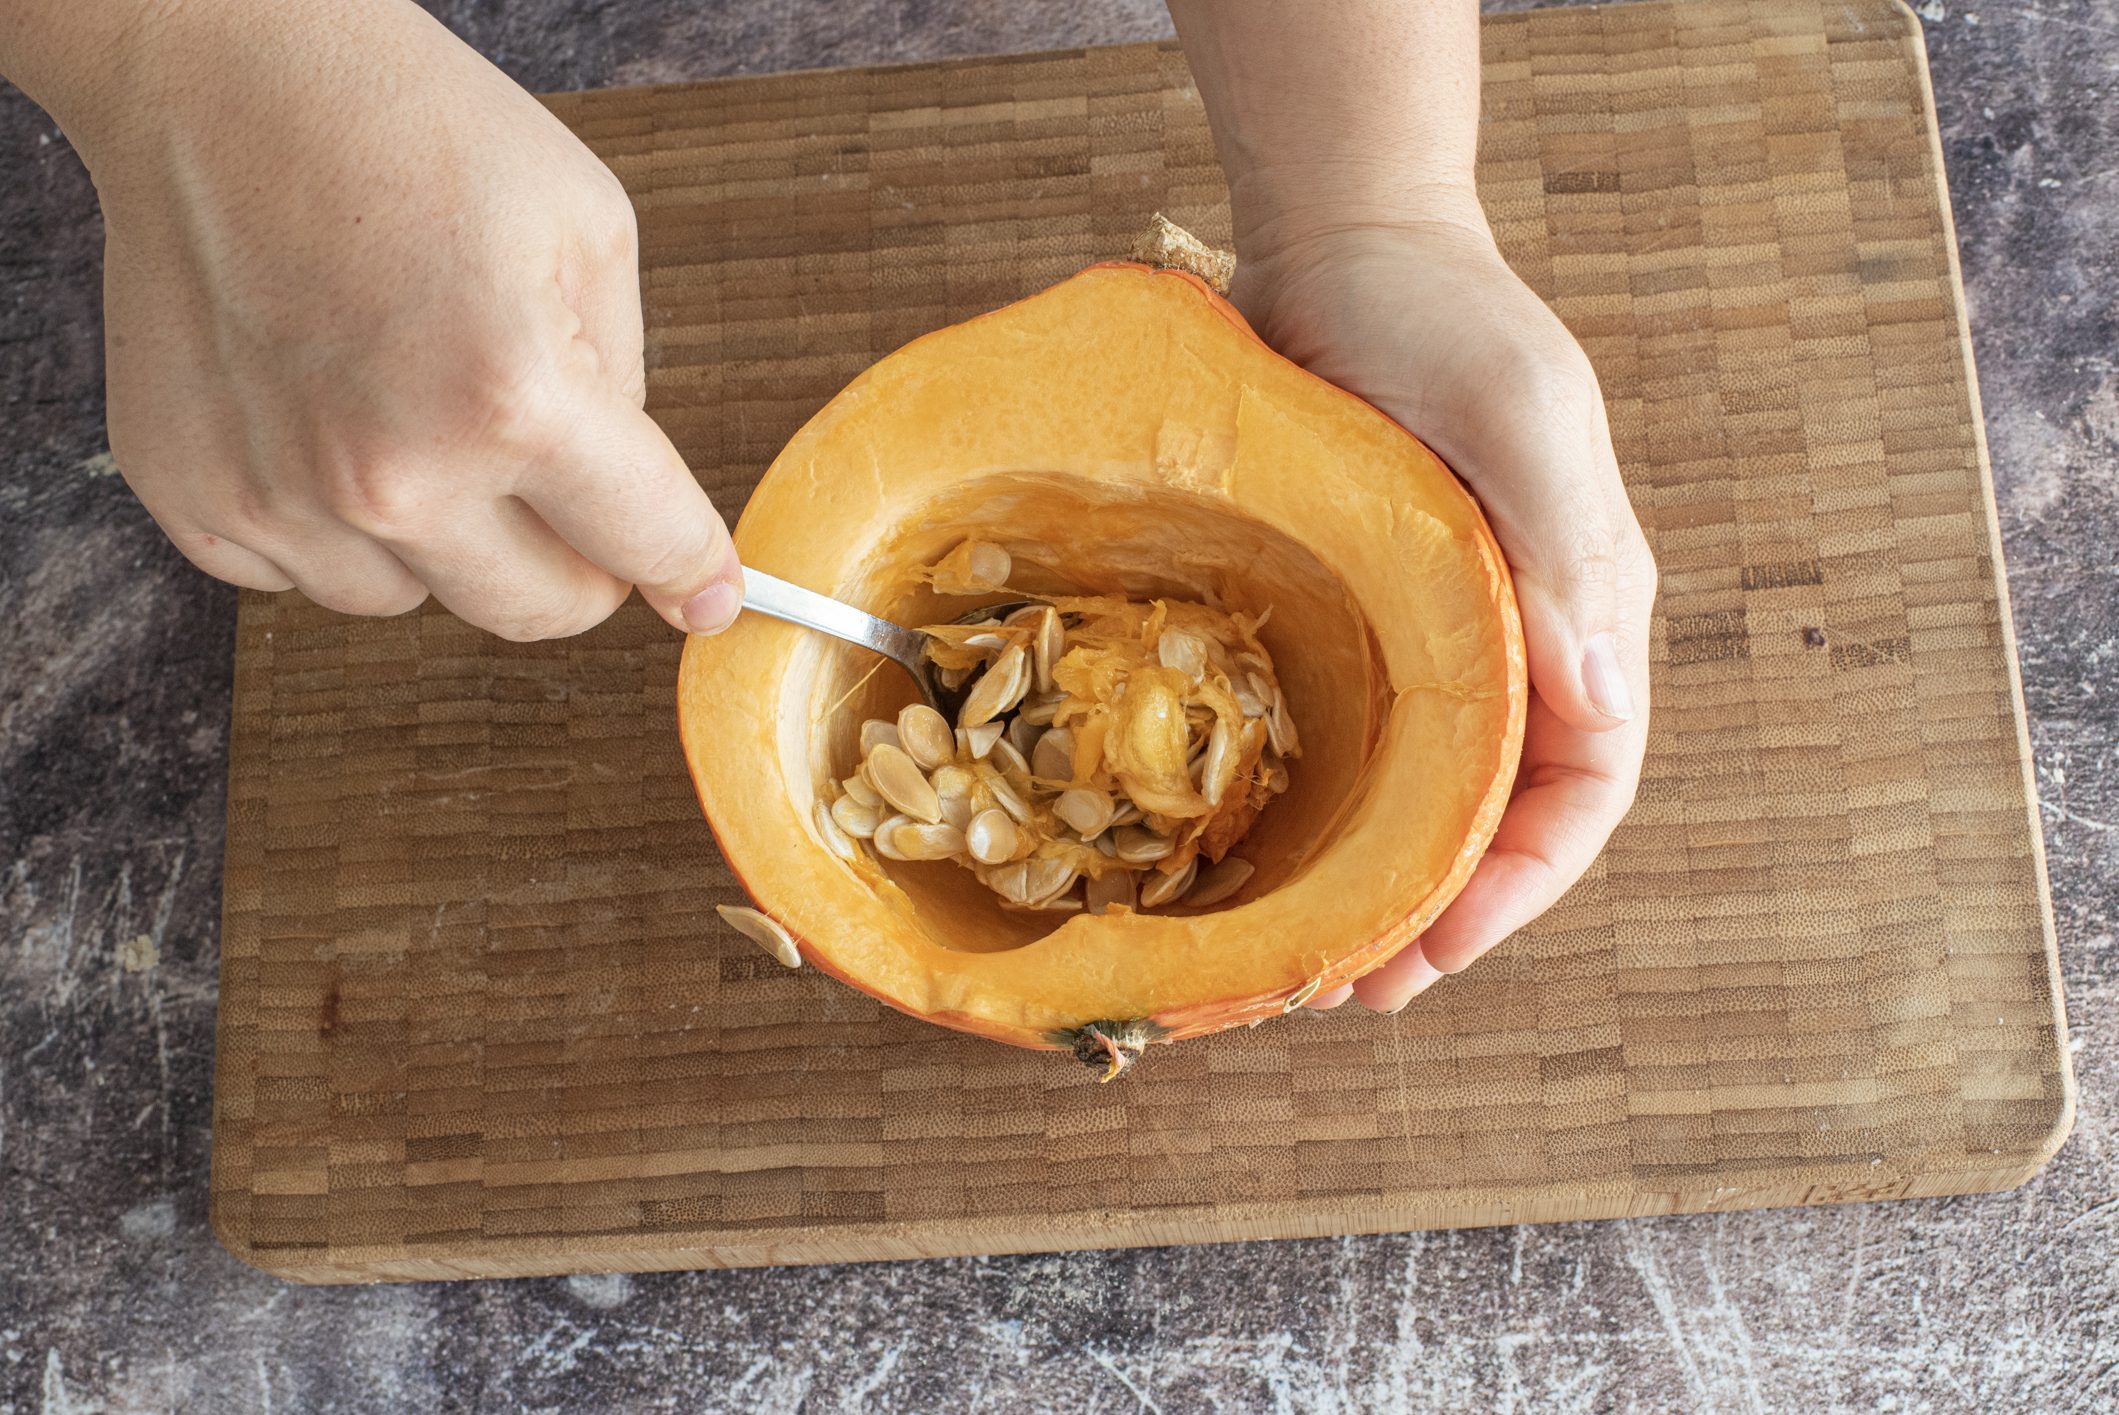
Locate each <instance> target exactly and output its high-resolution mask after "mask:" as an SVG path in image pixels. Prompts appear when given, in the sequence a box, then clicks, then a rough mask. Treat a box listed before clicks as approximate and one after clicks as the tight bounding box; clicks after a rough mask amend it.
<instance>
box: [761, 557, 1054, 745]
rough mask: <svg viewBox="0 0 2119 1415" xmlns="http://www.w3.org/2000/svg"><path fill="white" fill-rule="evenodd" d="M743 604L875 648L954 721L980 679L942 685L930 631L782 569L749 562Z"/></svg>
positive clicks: (1014, 602) (993, 612)
mask: <svg viewBox="0 0 2119 1415" xmlns="http://www.w3.org/2000/svg"><path fill="white" fill-rule="evenodd" d="M1039 603H1042V601H1040V600H1034V599H1011V600H1008V601H1006V602H1004V603H1001V604H988V605H981V606H980V607H979V608H977V609H974V610H972V611H971V612H970V613H968V614H964V615H960V616H958V618H957V620H956V622H957V623H959V624H971V623H975V622H977V621H979V620H982V619H1005V618H1006V617H1007V616H1009V615H1010V614H1013V613H1015V611H1017V610H1018V609H1022V608H1024V607H1026V606H1028V605H1033V604H1039ZM743 607H744V608H745V609H755V610H757V611H758V612H759V613H760V614H763V615H766V616H768V617H769V618H773V619H781V620H785V621H786V622H787V623H789V624H799V625H801V626H802V627H803V628H805V629H815V630H817V631H818V632H819V633H824V634H829V635H831V636H832V637H833V638H835V639H844V640H846V642H848V643H849V644H859V645H860V646H861V647H862V648H864V649H873V650H875V651H876V652H877V653H879V654H881V655H883V657H885V658H887V659H889V660H890V661H891V662H892V663H895V664H896V665H898V667H900V668H902V669H904V670H905V671H906V672H907V673H910V674H911V675H912V681H913V683H914V685H915V686H917V687H918V688H919V690H920V697H921V699H922V700H923V701H925V702H926V704H927V706H929V707H931V708H933V709H934V710H935V711H936V712H938V713H940V714H941V715H942V716H943V717H944V718H946V719H948V720H949V722H950V723H951V725H954V724H955V722H956V720H957V711H958V709H960V708H962V707H963V705H964V698H965V696H966V695H967V694H968V693H969V692H970V691H971V684H972V683H973V682H976V681H977V680H976V679H972V680H967V681H966V682H965V683H964V685H963V686H962V687H960V688H955V689H950V688H945V687H943V686H942V683H941V680H940V679H939V678H937V677H936V676H935V666H934V660H933V659H930V658H929V657H927V640H928V638H929V636H928V635H926V634H923V633H921V632H920V631H919V630H918V629H908V628H906V627H905V626H904V625H902V624H893V623H891V622H890V621H889V620H888V619H878V618H877V617H876V616H875V615H873V614H870V613H868V612H867V611H866V610H862V609H856V608H854V607H853V606H852V605H850V604H848V603H846V602H845V601H844V600H837V599H833V598H832V597H831V596H829V595H821V594H818V593H817V592H816V591H815V590H805V589H803V588H802V587H801V586H800V585H794V584H789V583H788V582H787V581H786V580H783V579H781V578H780V577H779V576H777V575H768V574H766V573H765V572H764V571H763V570H753V569H751V568H750V566H748V565H746V566H744V567H743Z"/></svg>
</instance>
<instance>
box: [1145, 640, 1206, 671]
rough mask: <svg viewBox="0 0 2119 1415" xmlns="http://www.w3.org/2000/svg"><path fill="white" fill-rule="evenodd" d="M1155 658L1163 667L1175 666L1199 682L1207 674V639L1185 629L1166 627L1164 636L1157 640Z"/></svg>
mask: <svg viewBox="0 0 2119 1415" xmlns="http://www.w3.org/2000/svg"><path fill="white" fill-rule="evenodd" d="M1155 659H1156V662H1158V663H1160V664H1161V665H1162V666H1163V667H1165V668H1174V669H1176V670H1177V671H1178V672H1180V673H1182V674H1184V675H1185V676H1186V677H1187V678H1190V679H1191V680H1192V681H1193V682H1194V683H1197V682H1198V681H1199V680H1200V679H1201V678H1203V677H1205V676H1206V671H1207V643H1206V640H1204V639H1202V638H1200V637H1199V635H1197V634H1191V633H1187V632H1186V631H1184V630H1183V629H1165V630H1163V634H1162V637H1161V638H1160V639H1157V640H1156V641H1155Z"/></svg>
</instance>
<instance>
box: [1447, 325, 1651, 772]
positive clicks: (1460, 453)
mask: <svg viewBox="0 0 2119 1415" xmlns="http://www.w3.org/2000/svg"><path fill="white" fill-rule="evenodd" d="M1519 381H1520V382H1521V383H1522V384H1523V386H1525V387H1526V388H1527V389H1528V390H1529V391H1528V392H1527V394H1526V396H1525V397H1524V399H1523V401H1522V404H1521V405H1520V406H1519V407H1518V408H1517V409H1516V410H1515V412H1514V414H1513V415H1512V416H1510V417H1509V418H1507V419H1506V420H1505V421H1502V422H1500V423H1498V424H1496V425H1495V426H1493V427H1492V428H1491V429H1490V430H1489V432H1488V435H1487V436H1486V437H1484V438H1483V439H1482V440H1481V441H1480V442H1479V443H1478V444H1477V445H1476V446H1471V447H1466V448H1452V449H1450V450H1451V451H1453V452H1455V453H1456V454H1457V455H1456V456H1454V457H1453V458H1452V461H1453V464H1454V465H1456V466H1457V469H1458V470H1459V471H1460V472H1461V473H1462V474H1463V475H1464V477H1465V479H1466V480H1467V481H1468V482H1470V483H1471V484H1472V487H1473V489H1474V490H1475V491H1477V493H1478V494H1479V499H1480V501H1481V502H1482V503H1483V504H1484V506H1485V508H1486V511H1487V514H1488V516H1489V517H1490V518H1491V519H1492V521H1493V523H1494V529H1495V532H1496V534H1497V535H1498V537H1499V539H1500V541H1501V545H1502V547H1503V549H1504V550H1505V551H1506V552H1507V554H1508V560H1509V565H1510V568H1511V570H1512V571H1513V573H1514V577H1515V585H1516V598H1517V603H1518V604H1519V605H1520V606H1521V608H1522V613H1523V639H1524V647H1525V650H1526V651H1527V653H1528V656H1529V660H1530V677H1531V682H1532V683H1533V684H1534V685H1535V686H1536V688H1537V690H1538V693H1539V695H1540V696H1541V697H1543V698H1544V699H1545V700H1546V702H1547V703H1548V704H1549V705H1550V706H1551V707H1552V710H1553V711H1554V712H1555V713H1557V714H1558V715H1559V716H1560V717H1561V719H1562V720H1564V721H1566V722H1567V723H1569V724H1570V725H1571V726H1573V727H1575V728H1577V729H1579V730H1581V731H1585V732H1608V731H1610V730H1612V729H1614V728H1617V727H1620V726H1622V725H1623V724H1625V723H1627V722H1629V721H1631V720H1632V719H1633V718H1634V717H1635V716H1636V715H1637V714H1638V713H1639V711H1640V710H1641V707H1642V706H1643V704H1644V700H1645V698H1644V695H1645V692H1646V689H1647V669H1648V609H1649V606H1648V603H1647V601H1646V600H1645V599H1644V598H1643V597H1642V596H1641V595H1640V594H1638V593H1637V592H1636V590H1635V586H1636V582H1638V581H1639V580H1640V579H1641V575H1640V574H1639V572H1638V569H1637V567H1638V566H1639V565H1641V564H1645V563H1647V562H1648V554H1647V546H1646V543H1645V542H1644V541H1643V540H1642V539H1641V533H1640V528H1639V526H1638V524H1637V523H1636V521H1635V519H1634V516H1633V512H1632V507H1631V505H1630V504H1629V503H1628V501H1627V498H1626V491H1625V485H1624V483H1623V482H1622V481H1621V479H1620V477H1619V468H1618V459H1617V458H1616V456H1615V455H1614V454H1613V452H1612V447H1611V432H1610V428H1609V425H1608V424H1607V422H1606V420H1605V417H1604V411H1603V403H1602V400H1601V398H1600V396H1599V395H1598V393H1597V391H1596V384H1595V379H1594V376H1593V375H1592V374H1591V373H1590V372H1589V370H1588V368H1587V365H1586V363H1585V364H1584V365H1583V367H1582V368H1581V369H1580V370H1579V371H1578V372H1575V373H1569V372H1567V371H1565V370H1563V371H1562V372H1560V373H1558V374H1549V375H1547V376H1545V377H1544V378H1543V379H1542V380H1541V379H1535V378H1525V379H1522V380H1519ZM1651 593H1652V591H1651Z"/></svg>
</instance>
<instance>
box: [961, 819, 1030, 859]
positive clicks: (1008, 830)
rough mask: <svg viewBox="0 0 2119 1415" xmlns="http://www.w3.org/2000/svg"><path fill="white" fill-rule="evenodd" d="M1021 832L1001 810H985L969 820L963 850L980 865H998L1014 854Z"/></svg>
mask: <svg viewBox="0 0 2119 1415" xmlns="http://www.w3.org/2000/svg"><path fill="white" fill-rule="evenodd" d="M1021 839H1022V832H1021V831H1019V830H1017V829H1016V828H1015V822H1014V821H1013V820H1010V819H1009V818H1008V813H1007V812H1006V811H1002V810H994V809H991V808H989V809H987V810H983V811H980V812H979V813H978V814H977V815H975V816H973V817H972V818H971V824H970V826H969V827H967V828H966V829H965V831H964V848H965V849H966V850H967V851H969V852H970V855H971V858H972V859H974V860H976V861H978V862H979V863H980V864H982V865H998V864H1002V863H1004V862H1005V861H1007V860H1008V858H1009V857H1010V856H1012V855H1014V854H1015V847H1016V844H1017V842H1018V841H1020V840H1021Z"/></svg>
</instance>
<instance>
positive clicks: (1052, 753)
mask: <svg viewBox="0 0 2119 1415" xmlns="http://www.w3.org/2000/svg"><path fill="white" fill-rule="evenodd" d="M1030 774H1031V775H1032V776H1035V777H1041V778H1042V779H1044V780H1046V781H1072V780H1074V729H1072V728H1070V727H1055V728H1053V729H1052V730H1051V731H1050V732H1047V733H1045V734H1044V735H1043V736H1042V737H1039V738H1038V739H1037V745H1036V746H1035V747H1033V748H1032V749H1031V752H1030Z"/></svg>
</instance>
